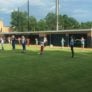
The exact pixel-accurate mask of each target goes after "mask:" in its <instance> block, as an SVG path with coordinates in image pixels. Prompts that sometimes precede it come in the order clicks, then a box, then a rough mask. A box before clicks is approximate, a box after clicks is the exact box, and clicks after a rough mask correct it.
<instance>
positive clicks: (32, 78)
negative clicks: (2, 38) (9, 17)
mask: <svg viewBox="0 0 92 92" xmlns="http://www.w3.org/2000/svg"><path fill="white" fill-rule="evenodd" d="M38 53H39V47H36V46H30V47H27V52H26V53H21V49H20V46H17V50H15V51H12V50H11V47H10V46H9V45H5V51H0V92H92V50H91V49H80V48H76V49H75V57H74V58H71V52H70V49H69V48H64V49H62V48H58V47H56V48H49V47H46V48H45V52H44V54H43V55H39V54H38Z"/></svg>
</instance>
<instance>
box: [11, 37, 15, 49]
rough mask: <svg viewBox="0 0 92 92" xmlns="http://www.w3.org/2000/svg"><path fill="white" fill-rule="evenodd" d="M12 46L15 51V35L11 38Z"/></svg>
mask: <svg viewBox="0 0 92 92" xmlns="http://www.w3.org/2000/svg"><path fill="white" fill-rule="evenodd" d="M11 44H12V49H13V50H15V45H16V39H15V36H14V35H13V36H12V38H11Z"/></svg>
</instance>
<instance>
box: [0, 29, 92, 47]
mask: <svg viewBox="0 0 92 92" xmlns="http://www.w3.org/2000/svg"><path fill="white" fill-rule="evenodd" d="M0 34H1V35H4V36H5V37H6V38H7V37H8V36H11V35H15V36H16V38H18V37H21V36H22V35H24V36H25V37H26V38H30V42H31V44H35V38H37V39H38V40H39V41H40V39H42V38H43V37H44V36H46V37H47V40H48V45H50V44H52V45H54V46H60V45H61V38H62V37H63V38H64V39H65V46H69V42H70V37H71V36H73V37H74V39H75V40H76V39H81V37H84V39H85V47H92V29H72V30H59V31H56V30H53V31H51V30H49V31H34V32H33V31H29V32H9V33H0ZM75 46H76V47H80V46H81V44H80V41H76V43H75Z"/></svg>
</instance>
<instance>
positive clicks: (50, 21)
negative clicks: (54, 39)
mask: <svg viewBox="0 0 92 92" xmlns="http://www.w3.org/2000/svg"><path fill="white" fill-rule="evenodd" d="M45 20H46V24H47V26H48V30H55V29H56V14H54V13H48V14H47V16H46V18H45Z"/></svg>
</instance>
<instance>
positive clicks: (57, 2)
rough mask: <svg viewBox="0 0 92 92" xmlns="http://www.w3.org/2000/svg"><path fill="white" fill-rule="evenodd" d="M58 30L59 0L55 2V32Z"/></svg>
mask: <svg viewBox="0 0 92 92" xmlns="http://www.w3.org/2000/svg"><path fill="white" fill-rule="evenodd" d="M58 30H59V0H56V31H58Z"/></svg>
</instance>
